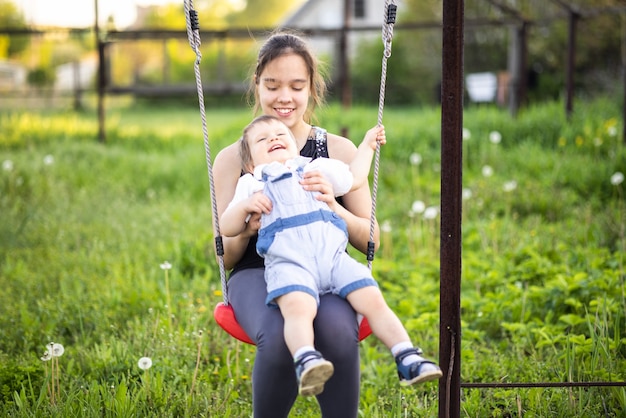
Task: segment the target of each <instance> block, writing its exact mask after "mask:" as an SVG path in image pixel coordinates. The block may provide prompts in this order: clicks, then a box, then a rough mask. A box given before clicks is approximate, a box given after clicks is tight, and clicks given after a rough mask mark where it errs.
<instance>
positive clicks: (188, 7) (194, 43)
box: [184, 0, 228, 305]
mask: <svg viewBox="0 0 626 418" xmlns="http://www.w3.org/2000/svg"><path fill="white" fill-rule="evenodd" d="M184 8H185V19H186V21H187V38H189V45H190V46H191V49H193V51H194V52H195V54H196V60H195V63H194V72H195V75H196V88H197V90H198V104H199V106H200V116H201V118H202V135H203V137H204V152H205V156H206V164H207V171H208V176H209V190H210V193H211V207H212V213H213V225H214V228H215V238H216V243H217V240H220V245H221V233H220V226H219V221H218V216H217V203H216V198H215V187H214V185H213V165H212V164H211V147H210V145H209V131H208V129H207V122H206V109H205V107H204V90H203V89H202V77H201V75H200V61H201V59H202V53H201V52H200V30H199V28H197V27H196V28H194V27H193V22H192V21H191V16H190V15H191V12H192V11H193V12H194V13H195V11H194V10H193V1H192V0H184ZM218 263H219V268H220V281H221V283H222V296H223V299H224V304H225V305H228V293H227V285H226V269H225V268H224V256H223V255H222V254H218Z"/></svg>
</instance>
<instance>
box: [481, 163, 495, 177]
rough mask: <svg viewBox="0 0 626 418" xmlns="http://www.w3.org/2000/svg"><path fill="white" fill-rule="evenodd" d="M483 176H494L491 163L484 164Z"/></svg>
mask: <svg viewBox="0 0 626 418" xmlns="http://www.w3.org/2000/svg"><path fill="white" fill-rule="evenodd" d="M482 173H483V177H491V176H493V168H491V166H490V165H484V166H483V168H482Z"/></svg>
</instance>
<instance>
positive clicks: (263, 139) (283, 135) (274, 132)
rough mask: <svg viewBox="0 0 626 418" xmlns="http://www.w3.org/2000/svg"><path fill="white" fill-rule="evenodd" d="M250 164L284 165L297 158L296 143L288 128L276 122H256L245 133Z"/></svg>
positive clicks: (255, 165)
mask: <svg viewBox="0 0 626 418" xmlns="http://www.w3.org/2000/svg"><path fill="white" fill-rule="evenodd" d="M247 136H248V138H247V140H248V146H249V147H250V155H251V156H252V164H253V165H254V167H257V166H258V165H259V164H269V163H271V162H274V161H278V162H281V163H284V162H285V161H287V160H288V159H290V158H295V157H297V156H298V149H297V147H296V142H295V140H294V139H293V137H292V136H291V132H289V128H287V126H285V125H284V124H283V123H281V122H278V121H269V122H258V123H256V124H254V126H252V127H251V128H250V129H249V130H248V133H247Z"/></svg>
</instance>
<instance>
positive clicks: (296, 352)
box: [220, 116, 442, 396]
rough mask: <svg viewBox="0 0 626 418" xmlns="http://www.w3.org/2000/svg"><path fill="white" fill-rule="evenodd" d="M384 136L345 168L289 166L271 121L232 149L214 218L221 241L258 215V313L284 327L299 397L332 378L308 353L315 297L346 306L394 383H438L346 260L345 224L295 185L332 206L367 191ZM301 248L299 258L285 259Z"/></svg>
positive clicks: (372, 284)
mask: <svg viewBox="0 0 626 418" xmlns="http://www.w3.org/2000/svg"><path fill="white" fill-rule="evenodd" d="M377 143H380V144H381V145H382V144H384V143H385V131H384V128H383V127H376V128H372V129H371V130H370V131H368V132H367V134H366V135H365V138H364V139H363V142H362V143H361V145H360V146H359V148H358V150H357V154H356V156H355V158H354V159H353V160H352V161H351V162H350V165H349V166H348V165H347V164H345V163H343V162H341V161H339V160H332V159H328V158H318V159H316V160H313V161H312V162H311V161H310V159H308V158H304V157H298V150H297V149H296V141H295V139H294V138H293V137H292V136H291V132H290V131H289V128H287V126H285V124H283V123H282V122H281V121H280V120H278V119H277V118H275V117H273V116H260V117H258V118H256V119H255V120H253V121H252V122H251V123H250V124H249V125H248V126H247V127H246V128H245V129H244V132H243V136H242V138H241V140H240V154H241V159H242V169H243V170H244V171H245V172H246V174H244V175H243V176H242V177H240V179H239V182H238V183H237V189H236V191H235V197H234V199H233V201H232V202H231V203H230V205H229V206H228V208H227V209H226V211H225V212H224V213H223V214H222V217H221V221H220V228H221V230H222V233H223V234H224V236H231V237H232V236H236V235H239V234H240V233H242V232H244V231H245V229H246V222H247V221H248V220H249V219H250V218H251V216H252V215H254V214H259V213H260V214H261V228H260V230H259V236H260V238H259V240H258V241H257V252H258V253H259V254H260V255H261V256H263V257H264V258H265V281H266V284H267V291H268V296H267V299H266V303H267V304H268V305H270V306H276V305H277V306H278V307H279V308H280V311H281V313H282V315H283V318H284V320H285V328H284V331H285V341H286V343H287V347H288V348H289V351H290V352H291V354H292V355H293V357H294V362H295V371H296V377H297V380H298V392H299V393H300V394H301V395H303V396H310V395H317V394H319V393H321V392H322V391H323V390H324V383H325V382H326V381H327V380H328V379H329V378H330V377H331V376H332V373H333V369H334V367H333V364H332V363H331V362H329V361H327V360H325V359H324V358H323V356H322V353H320V352H319V351H317V350H315V348H314V342H313V339H314V336H313V318H314V317H315V314H316V312H317V304H318V301H319V295H320V294H326V293H334V294H337V295H339V296H341V297H343V298H346V299H347V300H348V302H350V304H351V305H352V307H353V308H354V309H355V310H356V311H357V312H358V313H360V314H362V315H363V316H364V317H366V318H367V319H368V322H369V324H370V327H371V328H372V331H373V332H374V334H375V335H376V336H377V337H379V338H380V339H381V340H382V341H383V343H385V345H387V347H388V348H389V349H391V352H392V353H393V354H394V356H395V357H396V363H397V368H398V376H399V377H400V383H401V384H403V385H410V384H413V383H418V382H425V381H428V380H433V379H438V378H439V377H441V376H442V373H441V370H440V369H439V367H437V366H436V365H435V364H434V363H433V362H431V361H427V360H425V359H423V358H422V357H420V354H421V350H419V349H415V348H414V347H413V345H412V343H411V341H410V339H409V336H408V334H407V332H406V330H405V329H404V327H403V326H402V324H401V322H400V320H399V319H398V317H397V316H396V315H395V314H394V313H393V311H392V310H391V309H390V308H389V307H388V306H387V303H386V302H385V300H384V298H383V295H382V293H381V292H380V290H379V288H378V285H377V284H376V281H375V280H374V278H373V277H372V276H371V272H370V270H369V269H368V268H367V267H366V266H364V265H363V264H361V263H359V262H358V261H356V260H354V259H353V258H351V257H350V256H349V255H348V253H347V252H346V247H347V244H348V237H347V235H346V232H347V231H346V224H345V222H344V221H343V220H342V219H341V218H340V217H339V216H336V214H335V213H334V212H332V211H331V210H330V209H329V207H328V205H327V204H326V203H324V202H320V201H319V200H317V199H316V196H317V194H316V193H312V192H308V191H305V190H304V189H303V188H302V186H301V185H300V180H301V178H302V175H303V173H305V172H307V171H311V170H319V171H321V172H322V173H324V175H325V176H326V178H328V179H329V180H330V181H331V183H332V184H333V186H334V187H333V189H334V192H335V195H337V196H340V195H343V194H345V193H347V192H349V191H350V190H351V189H352V188H358V187H359V186H360V185H362V184H363V183H364V182H366V181H367V175H368V172H369V168H370V164H371V161H372V157H373V156H374V152H375V151H376V147H377ZM298 247H300V248H301V249H304V250H305V251H304V254H303V253H302V252H301V251H294V248H298Z"/></svg>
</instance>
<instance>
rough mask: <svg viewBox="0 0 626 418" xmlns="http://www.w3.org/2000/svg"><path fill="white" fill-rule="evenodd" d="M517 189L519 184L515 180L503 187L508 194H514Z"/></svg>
mask: <svg viewBox="0 0 626 418" xmlns="http://www.w3.org/2000/svg"><path fill="white" fill-rule="evenodd" d="M515 189H517V182H516V181H515V180H511V181H507V182H506V183H504V186H502V190H504V191H505V192H507V193H509V192H512V191H513V190H515Z"/></svg>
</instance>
